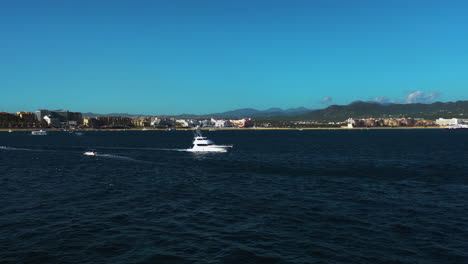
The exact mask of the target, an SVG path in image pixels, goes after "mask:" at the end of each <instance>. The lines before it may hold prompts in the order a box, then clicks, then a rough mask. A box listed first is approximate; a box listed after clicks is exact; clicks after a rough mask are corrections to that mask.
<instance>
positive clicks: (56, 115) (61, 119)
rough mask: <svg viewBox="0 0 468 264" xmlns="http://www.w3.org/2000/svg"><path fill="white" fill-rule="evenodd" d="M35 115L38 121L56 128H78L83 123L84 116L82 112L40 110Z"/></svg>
mask: <svg viewBox="0 0 468 264" xmlns="http://www.w3.org/2000/svg"><path fill="white" fill-rule="evenodd" d="M35 115H36V119H37V120H38V121H40V122H41V121H46V122H47V123H48V124H49V125H52V126H54V127H60V126H76V125H81V124H82V123H83V115H82V114H81V113H80V112H70V111H68V110H46V109H39V110H37V111H36V113H35ZM45 117H47V118H45ZM57 122H58V123H57Z"/></svg>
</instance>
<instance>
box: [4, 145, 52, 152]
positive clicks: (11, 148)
mask: <svg viewBox="0 0 468 264" xmlns="http://www.w3.org/2000/svg"><path fill="white" fill-rule="evenodd" d="M0 150H20V151H47V150H43V149H30V148H14V147H7V146H0Z"/></svg>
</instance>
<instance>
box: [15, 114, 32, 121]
mask: <svg viewBox="0 0 468 264" xmlns="http://www.w3.org/2000/svg"><path fill="white" fill-rule="evenodd" d="M16 115H17V116H19V118H21V120H22V121H27V122H34V121H36V120H37V119H36V115H35V114H34V113H31V112H17V113H16Z"/></svg>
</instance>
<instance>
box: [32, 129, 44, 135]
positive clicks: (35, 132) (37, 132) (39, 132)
mask: <svg viewBox="0 0 468 264" xmlns="http://www.w3.org/2000/svg"><path fill="white" fill-rule="evenodd" d="M31 135H33V136H46V135H47V131H44V130H42V129H41V130H38V131H31Z"/></svg>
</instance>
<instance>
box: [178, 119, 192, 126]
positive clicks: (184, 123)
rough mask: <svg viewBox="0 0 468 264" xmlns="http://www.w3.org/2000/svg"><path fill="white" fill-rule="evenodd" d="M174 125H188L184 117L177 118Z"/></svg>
mask: <svg viewBox="0 0 468 264" xmlns="http://www.w3.org/2000/svg"><path fill="white" fill-rule="evenodd" d="M176 125H177V126H179V127H189V123H188V122H187V121H186V120H185V119H177V120H176Z"/></svg>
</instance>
